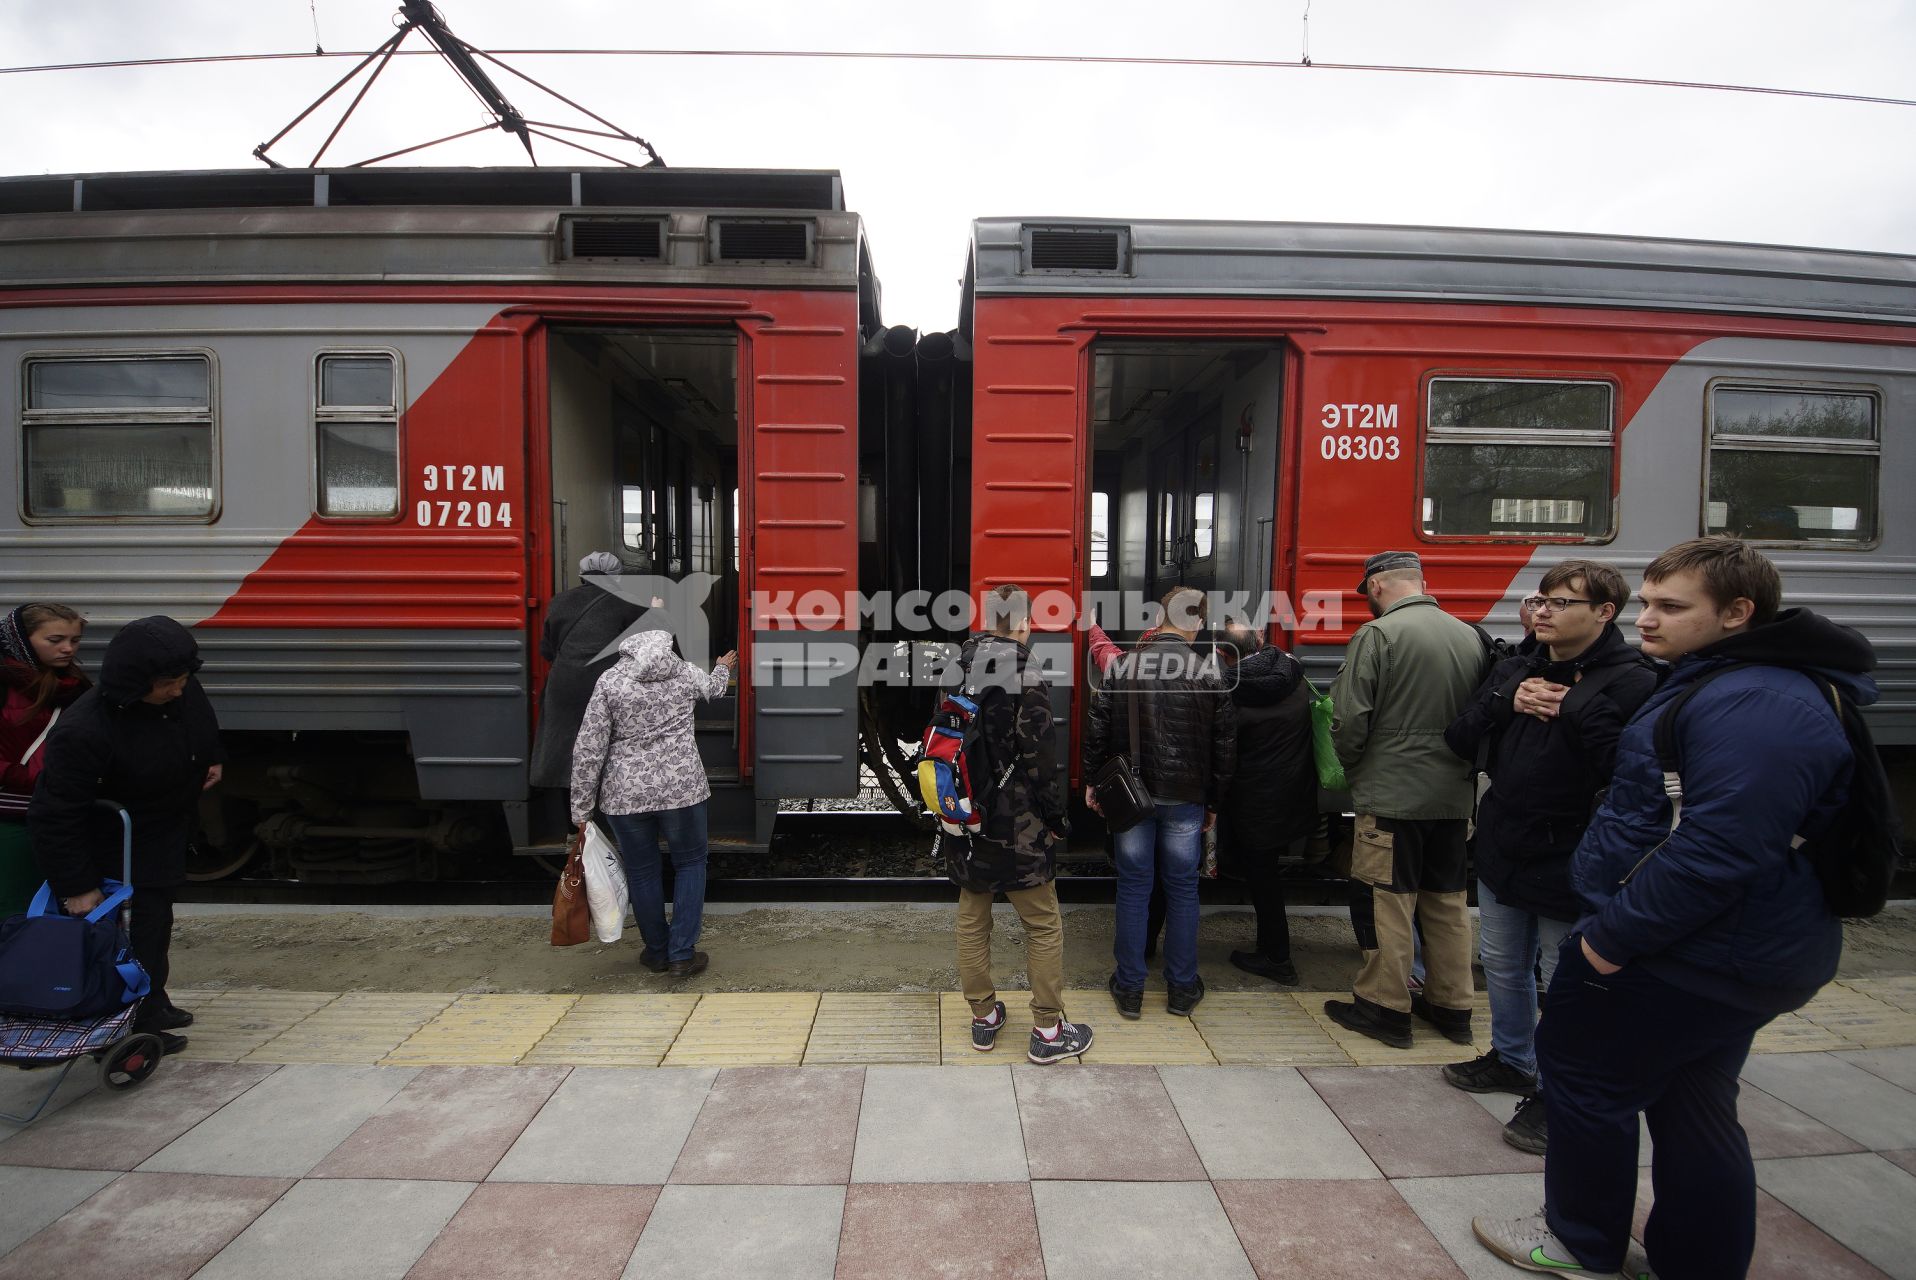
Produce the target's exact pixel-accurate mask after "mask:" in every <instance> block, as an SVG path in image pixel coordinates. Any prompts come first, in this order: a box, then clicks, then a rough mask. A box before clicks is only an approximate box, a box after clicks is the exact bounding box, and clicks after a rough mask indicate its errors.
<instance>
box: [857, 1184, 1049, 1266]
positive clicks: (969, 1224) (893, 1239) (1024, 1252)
mask: <svg viewBox="0 0 1916 1280" xmlns="http://www.w3.org/2000/svg"><path fill="white" fill-rule="evenodd" d="M974 1277H975V1278H977V1280H1045V1268H1044V1252H1043V1245H1042V1244H1041V1243H1040V1241H1039V1239H1038V1214H1037V1210H1036V1209H1035V1208H1034V1207H1033V1206H1032V1203H1031V1188H1030V1187H1029V1186H1028V1185H1026V1184H1024V1183H982V1182H973V1183H957V1184H953V1183H853V1184H852V1185H851V1186H850V1187H848V1188H846V1190H845V1217H844V1222H843V1224H842V1226H841V1228H840V1232H839V1237H838V1270H837V1274H836V1276H835V1277H834V1280H973V1278H974Z"/></svg>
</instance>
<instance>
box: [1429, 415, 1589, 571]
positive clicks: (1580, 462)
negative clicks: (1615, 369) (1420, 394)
mask: <svg viewBox="0 0 1916 1280" xmlns="http://www.w3.org/2000/svg"><path fill="white" fill-rule="evenodd" d="M1614 402H1615V400H1614V395H1613V391H1612V388H1611V385H1610V384H1609V383H1608V382H1567V381H1563V380H1558V379H1540V378H1497V379H1490V378H1432V379H1431V380H1430V386H1429V397H1428V401H1427V413H1426V415H1425V424H1426V431H1425V439H1424V494H1423V530H1424V533H1425V534H1426V535H1429V536H1435V537H1468V538H1557V539H1564V540H1570V541H1585V542H1596V541H1602V540H1604V539H1606V538H1608V537H1609V536H1610V535H1611V534H1612V533H1613V532H1614V530H1613V529H1612V526H1611V513H1612V504H1611V501H1610V494H1611V492H1612V489H1611V480H1612V476H1613V475H1614V472H1615V469H1616V436H1615V431H1614V426H1615V412H1614V408H1613V405H1614Z"/></svg>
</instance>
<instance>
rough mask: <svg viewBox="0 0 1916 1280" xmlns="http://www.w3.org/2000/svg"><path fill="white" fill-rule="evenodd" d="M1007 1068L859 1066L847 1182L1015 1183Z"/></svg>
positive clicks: (1021, 1147) (1016, 1139)
mask: <svg viewBox="0 0 1916 1280" xmlns="http://www.w3.org/2000/svg"><path fill="white" fill-rule="evenodd" d="M1029 1176H1030V1171H1029V1169H1028V1168H1027V1166H1026V1164H1025V1139H1024V1130H1023V1128H1022V1127H1021V1126H1020V1124H1019V1120H1018V1095H1017V1093H1016V1092H1015V1091H1014V1090H1013V1088H1012V1084H1011V1071H1010V1069H1009V1068H1006V1067H999V1068H998V1069H997V1070H996V1071H946V1070H945V1069H944V1068H942V1067H867V1068H866V1069H865V1097H864V1104H863V1105H862V1106H861V1107H860V1108H859V1112H858V1148H857V1152H856V1154H855V1155H854V1156H853V1159H852V1181H853V1182H1023V1181H1025V1179H1026V1178H1027V1177H1029Z"/></svg>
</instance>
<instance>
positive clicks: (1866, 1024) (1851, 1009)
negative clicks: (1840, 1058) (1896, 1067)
mask: <svg viewBox="0 0 1916 1280" xmlns="http://www.w3.org/2000/svg"><path fill="white" fill-rule="evenodd" d="M1797 1013H1798V1014H1799V1015H1800V1016H1801V1017H1803V1018H1805V1019H1807V1020H1809V1021H1810V1022H1813V1023H1815V1024H1816V1025H1817V1026H1819V1027H1823V1028H1825V1029H1826V1030H1829V1031H1833V1032H1835V1033H1836V1034H1837V1035H1840V1036H1842V1037H1843V1038H1844V1039H1845V1040H1847V1041H1849V1045H1848V1046H1846V1047H1850V1048H1857V1049H1880V1048H1884V1047H1886V1046H1889V1045H1903V1044H1916V1013H1911V1012H1909V1011H1907V1010H1904V1009H1901V1008H1898V1007H1897V1006H1895V1005H1893V1004H1889V1003H1887V1002H1885V1001H1882V1000H1878V999H1876V998H1875V997H1874V996H1872V995H1870V994H1868V993H1867V992H1863V991H1857V990H1855V989H1854V988H1851V987H1846V986H1843V985H1842V984H1841V983H1835V982H1833V983H1831V984H1830V985H1828V986H1826V987H1824V988H1823V989H1822V990H1821V991H1819V992H1817V993H1816V998H1815V999H1814V1000H1811V1001H1810V1002H1809V1003H1808V1004H1806V1005H1804V1006H1803V1007H1802V1008H1801V1009H1799V1010H1797Z"/></svg>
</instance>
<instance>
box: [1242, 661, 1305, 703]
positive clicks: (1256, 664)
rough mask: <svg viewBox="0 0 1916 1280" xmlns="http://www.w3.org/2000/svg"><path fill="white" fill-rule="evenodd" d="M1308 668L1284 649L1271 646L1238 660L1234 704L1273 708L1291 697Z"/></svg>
mask: <svg viewBox="0 0 1916 1280" xmlns="http://www.w3.org/2000/svg"><path fill="white" fill-rule="evenodd" d="M1303 675H1304V668H1303V667H1302V666H1300V665H1299V664H1298V661H1297V659H1296V658H1293V657H1292V656H1291V655H1290V654H1288V653H1286V652H1284V650H1282V649H1279V648H1275V647H1271V646H1267V647H1265V648H1262V649H1259V650H1258V651H1257V652H1256V653H1248V654H1245V655H1244V657H1242V658H1240V659H1239V660H1238V664H1237V685H1236V686H1235V687H1234V688H1233V689H1232V690H1231V701H1232V702H1235V703H1237V705H1238V706H1240V707H1269V706H1275V705H1276V704H1277V703H1280V702H1282V701H1284V699H1286V698H1288V697H1290V696H1291V691H1292V690H1294V689H1296V688H1297V685H1298V682H1299V681H1300V680H1301V679H1302V678H1303Z"/></svg>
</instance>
